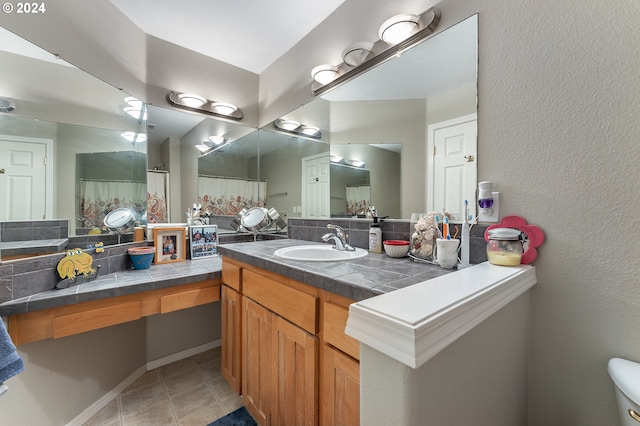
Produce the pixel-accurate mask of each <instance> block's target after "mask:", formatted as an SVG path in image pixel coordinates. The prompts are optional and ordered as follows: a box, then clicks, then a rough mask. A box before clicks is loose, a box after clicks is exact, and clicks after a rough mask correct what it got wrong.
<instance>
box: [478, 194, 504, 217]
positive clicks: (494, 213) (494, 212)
mask: <svg viewBox="0 0 640 426" xmlns="http://www.w3.org/2000/svg"><path fill="white" fill-rule="evenodd" d="M491 196H492V197H493V206H492V207H491V209H481V208H478V222H494V223H498V222H500V193H499V192H492V193H491ZM488 210H491V212H490V214H489V211H488Z"/></svg>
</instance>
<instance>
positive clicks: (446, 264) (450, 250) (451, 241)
mask: <svg viewBox="0 0 640 426" xmlns="http://www.w3.org/2000/svg"><path fill="white" fill-rule="evenodd" d="M459 247H460V240H458V239H457V238H451V236H449V238H448V239H447V238H437V239H436V253H435V259H436V262H438V265H440V266H441V267H442V268H447V269H451V268H454V267H455V266H456V264H457V263H458V248H459Z"/></svg>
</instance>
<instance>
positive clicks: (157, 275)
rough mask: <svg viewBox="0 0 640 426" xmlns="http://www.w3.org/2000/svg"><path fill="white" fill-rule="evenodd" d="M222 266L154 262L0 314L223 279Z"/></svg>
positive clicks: (22, 301)
mask: <svg viewBox="0 0 640 426" xmlns="http://www.w3.org/2000/svg"><path fill="white" fill-rule="evenodd" d="M221 265H222V261H221V258H220V257H219V256H216V257H214V258H210V259H200V260H188V261H186V262H174V263H166V264H161V265H152V266H151V267H150V268H149V269H138V270H136V269H128V270H124V271H119V272H115V273H112V274H107V275H103V276H99V277H98V278H96V279H95V280H92V281H88V282H83V283H82V284H78V285H75V286H71V287H68V288H65V289H60V290H57V289H53V290H49V291H45V292H41V293H37V294H34V295H31V296H27V297H22V298H19V299H13V300H11V301H9V302H5V303H2V304H0V316H6V315H14V314H20V313H24V312H32V311H38V310H42V309H49V308H55V307H59V306H65V305H72V304H74V303H81V302H88V301H91V300H98V299H106V298H109V297H116V296H123V295H126V294H133V293H139V292H143V291H149V290H157V289H161V288H166V287H174V286H178V285H183V284H189V283H194V282H198V281H204V280H210V279H215V278H220V270H221Z"/></svg>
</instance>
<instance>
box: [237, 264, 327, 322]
mask: <svg viewBox="0 0 640 426" xmlns="http://www.w3.org/2000/svg"><path fill="white" fill-rule="evenodd" d="M242 286H243V294H244V295H245V296H247V297H249V298H251V299H253V300H255V301H256V302H258V303H260V304H261V305H262V306H264V307H265V308H267V309H269V310H271V311H273V312H275V313H276V314H278V315H280V316H282V317H284V318H286V319H288V320H289V321H291V322H292V323H294V324H296V325H298V326H299V327H302V328H303V329H305V330H306V331H308V332H309V333H311V334H317V333H318V319H317V318H318V315H317V314H318V297H317V296H315V295H312V294H309V293H305V292H304V291H301V290H298V289H295V288H293V287H290V286H288V285H286V284H283V283H280V282H278V281H275V280H272V279H271V278H267V277H265V276H263V275H260V274H257V273H255V272H253V271H250V270H247V269H245V270H244V271H243V272H242Z"/></svg>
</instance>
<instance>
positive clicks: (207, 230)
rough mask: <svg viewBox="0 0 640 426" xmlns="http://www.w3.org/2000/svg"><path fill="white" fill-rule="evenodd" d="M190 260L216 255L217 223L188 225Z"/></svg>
mask: <svg viewBox="0 0 640 426" xmlns="http://www.w3.org/2000/svg"><path fill="white" fill-rule="evenodd" d="M189 241H190V244H189V245H190V247H191V260H198V259H207V258H210V257H213V256H217V255H218V225H193V226H190V227H189Z"/></svg>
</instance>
